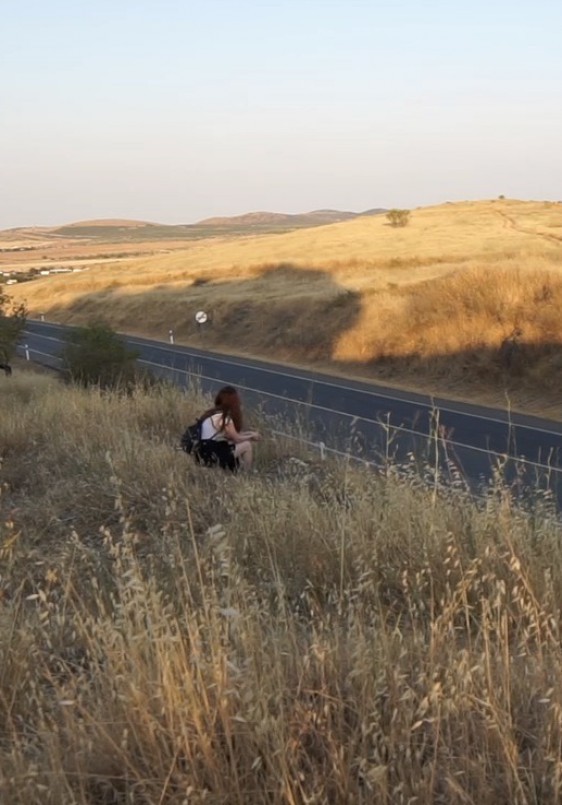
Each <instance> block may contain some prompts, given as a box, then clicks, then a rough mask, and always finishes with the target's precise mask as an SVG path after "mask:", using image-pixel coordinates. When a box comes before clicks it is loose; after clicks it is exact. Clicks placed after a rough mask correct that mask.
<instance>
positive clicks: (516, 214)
mask: <svg viewBox="0 0 562 805" xmlns="http://www.w3.org/2000/svg"><path fill="white" fill-rule="evenodd" d="M160 245H162V244H160ZM561 267H562V204H558V203H554V202H522V201H514V200H496V201H480V202H465V203H455V204H444V205H440V206H435V207H427V208H420V209H416V210H413V211H412V215H411V221H410V223H409V225H408V226H407V227H404V228H401V229H396V228H393V227H391V226H389V224H388V222H387V220H386V217H385V216H384V215H382V216H381V215H378V216H364V217H358V218H355V219H353V220H351V221H346V222H342V223H337V224H333V225H327V226H322V227H317V228H314V229H301V230H297V231H293V232H288V233H284V234H275V235H272V234H269V235H266V234H264V235H253V236H246V237H215V238H212V239H206V240H198V241H194V242H191V243H189V244H186V245H185V248H177V249H175V250H174V251H172V252H170V253H167V254H166V253H159V254H154V255H147V256H144V257H142V258H138V259H135V260H130V261H128V262H127V263H121V264H114V265H103V264H101V263H100V265H99V266H97V267H96V266H93V267H92V268H90V270H89V271H88V272H84V273H81V274H77V275H72V276H65V277H49V278H46V279H41V280H37V281H34V282H30V283H26V284H25V285H21V286H20V287H17V286H14V288H13V291H12V289H11V292H13V294H14V296H17V297H18V298H25V299H26V300H27V303H28V305H29V308H30V312H31V314H32V315H34V314H35V315H37V314H38V313H40V312H42V313H44V314H45V315H46V317H47V319H53V320H56V321H60V322H66V323H84V322H86V321H88V320H89V319H92V318H99V317H102V318H104V319H105V320H106V321H108V322H109V323H111V324H112V325H113V326H115V327H116V328H117V329H119V330H121V331H127V332H131V333H138V334H143V335H147V336H153V337H156V338H166V336H167V333H168V330H169V329H170V328H172V329H173V330H174V332H175V334H176V340H177V341H178V342H184V343H197V344H201V343H202V342H203V343H204V345H206V346H208V347H209V348H220V349H227V350H231V351H232V352H239V353H242V354H249V353H251V354H255V355H262V356H269V357H272V358H279V359H282V360H285V361H290V362H294V363H305V364H316V365H322V366H330V367H331V368H332V369H334V368H337V369H338V370H340V371H345V372H353V373H355V374H362V375H367V376H370V377H373V378H381V377H383V378H385V379H386V380H390V381H391V382H394V383H403V384H405V385H408V386H411V387H416V388H423V389H426V390H432V391H435V392H436V393H441V394H445V393H449V394H451V395H459V396H463V397H467V396H475V395H476V396H477V397H478V398H479V399H482V400H487V401H490V402H496V403H499V404H504V403H505V397H504V392H505V390H506V389H507V391H508V393H509V395H510V398H511V400H512V402H513V403H514V404H516V405H519V406H520V407H522V408H527V409H529V410H536V411H542V412H544V413H547V414H551V415H553V416H554V415H556V412H557V410H558V405H557V400H556V398H557V395H558V388H559V384H560V380H561V379H562V378H561V373H562V347H561V345H562V322H561V320H560V315H559V311H560V309H561V306H562V274H561ZM199 309H205V310H206V311H207V312H208V313H209V314H210V317H211V319H212V323H211V324H210V325H209V326H208V327H207V328H206V330H205V331H204V332H203V333H199V332H198V331H197V328H196V325H195V322H194V319H193V316H194V313H195V312H196V311H197V310H199ZM515 328H519V329H520V330H521V332H522V335H521V337H520V343H519V345H518V352H517V360H516V361H515V362H514V363H512V365H511V366H510V367H507V366H505V365H504V364H503V363H502V359H501V356H500V345H501V343H502V341H503V340H504V339H505V338H506V337H508V336H509V335H510V333H512V331H513V330H514V329H515ZM559 367H560V368H559Z"/></svg>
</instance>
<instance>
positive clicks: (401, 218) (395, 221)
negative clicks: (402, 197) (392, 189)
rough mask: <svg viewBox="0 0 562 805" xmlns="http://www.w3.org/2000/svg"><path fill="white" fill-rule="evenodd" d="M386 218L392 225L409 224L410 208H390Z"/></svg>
mask: <svg viewBox="0 0 562 805" xmlns="http://www.w3.org/2000/svg"><path fill="white" fill-rule="evenodd" d="M386 219H387V221H388V223H389V224H390V226H395V227H396V226H407V225H408V224H409V223H410V210H397V209H395V210H389V211H388V212H387V214H386Z"/></svg>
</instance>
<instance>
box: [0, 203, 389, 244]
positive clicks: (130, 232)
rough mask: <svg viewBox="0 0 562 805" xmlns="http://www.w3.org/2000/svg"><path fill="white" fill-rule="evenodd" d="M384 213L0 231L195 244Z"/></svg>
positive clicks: (3, 237)
mask: <svg viewBox="0 0 562 805" xmlns="http://www.w3.org/2000/svg"><path fill="white" fill-rule="evenodd" d="M384 212H386V210H384V209H382V208H374V209H371V210H366V211H365V212H349V211H343V210H313V211H312V212H305V213H299V214H294V215H293V214H285V213H278V212H248V213H245V214H244V215H233V216H224V217H214V218H205V219H204V220H202V221H198V222H197V223H195V224H159V223H153V222H150V221H136V220H128V219H123V218H99V219H93V220H91V221H75V222H73V223H69V224H64V225H63V226H58V227H57V226H55V227H18V228H17V229H6V230H3V231H0V241H7V240H16V239H17V240H18V241H24V240H36V239H37V238H39V237H40V238H41V239H42V240H45V239H48V240H58V239H60V238H69V239H72V240H74V241H76V240H84V241H97V242H106V243H107V242H110V243H119V242H121V243H125V242H134V241H163V240H169V241H172V240H178V241H179V240H196V239H200V238H209V237H214V236H219V237H220V236H225V235H228V236H233V235H241V236H243V235H252V234H254V235H255V234H274V233H281V232H289V231H291V230H294V229H307V228H309V227H318V226H326V225H329V224H336V223H340V222H342V221H349V220H351V219H353V218H359V217H361V216H365V215H380V214H381V213H384Z"/></svg>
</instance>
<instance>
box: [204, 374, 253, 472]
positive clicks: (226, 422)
mask: <svg viewBox="0 0 562 805" xmlns="http://www.w3.org/2000/svg"><path fill="white" fill-rule="evenodd" d="M259 439H260V435H259V433H258V432H257V431H255V430H246V431H244V430H242V410H241V405H240V396H239V394H238V392H237V391H236V389H235V388H234V387H233V386H224V387H223V388H222V389H221V390H220V391H219V392H218V394H217V396H216V397H215V407H214V408H211V409H210V410H209V411H206V412H205V413H204V414H203V417H202V423H201V442H200V443H199V457H200V460H201V461H202V462H203V464H206V465H207V466H212V465H215V464H218V465H219V466H220V467H222V468H223V469H225V470H226V469H228V470H231V471H232V472H235V471H236V470H237V469H238V467H241V468H242V469H243V470H249V469H251V466H252V457H253V456H252V452H253V451H252V442H255V441H259Z"/></svg>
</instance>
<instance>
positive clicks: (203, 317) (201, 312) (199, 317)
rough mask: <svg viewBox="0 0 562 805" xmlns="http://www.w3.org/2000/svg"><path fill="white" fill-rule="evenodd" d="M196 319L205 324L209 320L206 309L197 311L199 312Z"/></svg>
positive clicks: (198, 322)
mask: <svg viewBox="0 0 562 805" xmlns="http://www.w3.org/2000/svg"><path fill="white" fill-rule="evenodd" d="M195 321H196V322H197V324H205V322H206V321H207V314H206V313H205V311H204V310H198V311H197V313H196V314H195Z"/></svg>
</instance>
